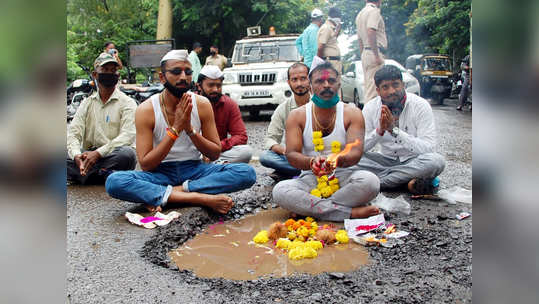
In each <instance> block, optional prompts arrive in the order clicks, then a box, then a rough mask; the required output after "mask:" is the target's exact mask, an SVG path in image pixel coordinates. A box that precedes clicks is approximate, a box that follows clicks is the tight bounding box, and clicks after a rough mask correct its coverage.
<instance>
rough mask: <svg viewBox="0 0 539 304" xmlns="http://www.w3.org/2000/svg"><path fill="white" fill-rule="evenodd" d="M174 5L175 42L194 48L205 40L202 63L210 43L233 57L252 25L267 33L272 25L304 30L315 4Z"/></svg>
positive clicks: (250, 0) (183, 0)
mask: <svg viewBox="0 0 539 304" xmlns="http://www.w3.org/2000/svg"><path fill="white" fill-rule="evenodd" d="M173 6H174V20H179V22H174V29H173V33H174V38H176V45H177V47H178V48H187V49H191V45H192V44H193V42H195V41H198V42H200V43H202V45H203V46H204V48H203V53H202V54H201V55H200V56H201V62H202V64H204V60H205V59H203V58H205V56H207V55H208V52H209V46H210V45H216V46H217V47H219V52H220V53H221V54H224V55H225V56H227V57H230V56H231V55H232V48H233V46H234V42H235V41H236V40H238V39H240V38H243V37H244V36H246V30H247V27H250V26H255V25H260V26H261V28H262V34H265V35H267V34H268V31H269V27H270V26H273V27H275V30H276V32H277V34H284V33H301V32H302V31H303V29H304V28H305V27H306V26H307V25H308V24H309V23H310V17H309V13H310V11H311V10H312V9H313V8H314V5H313V3H312V1H309V0H267V1H260V0H247V1H246V0H222V1H211V0H175V1H173Z"/></svg>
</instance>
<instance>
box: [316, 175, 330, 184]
mask: <svg viewBox="0 0 539 304" xmlns="http://www.w3.org/2000/svg"><path fill="white" fill-rule="evenodd" d="M316 181H317V182H318V183H322V182H324V183H325V182H327V181H328V176H327V175H322V176H320V177H317V178H316Z"/></svg>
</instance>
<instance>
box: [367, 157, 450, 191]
mask: <svg viewBox="0 0 539 304" xmlns="http://www.w3.org/2000/svg"><path fill="white" fill-rule="evenodd" d="M357 167H359V169H360V170H368V171H370V172H372V173H374V174H376V176H378V178H379V179H380V189H381V190H387V189H392V188H397V187H400V186H402V185H404V184H407V183H408V182H409V181H410V180H411V179H413V178H434V177H436V176H438V175H440V173H442V171H444V168H445V159H444V157H443V156H441V155H440V154H438V153H425V154H420V155H418V156H417V157H414V158H411V159H409V160H407V161H404V162H401V161H399V160H398V159H397V160H395V159H392V158H389V157H387V156H384V155H383V154H381V153H373V152H365V153H363V157H362V158H361V160H360V161H359V163H358V164H357Z"/></svg>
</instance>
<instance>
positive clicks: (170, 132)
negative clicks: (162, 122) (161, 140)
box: [167, 128, 178, 140]
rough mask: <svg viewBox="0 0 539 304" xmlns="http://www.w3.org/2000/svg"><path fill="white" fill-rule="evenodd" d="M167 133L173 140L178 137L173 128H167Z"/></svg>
mask: <svg viewBox="0 0 539 304" xmlns="http://www.w3.org/2000/svg"><path fill="white" fill-rule="evenodd" d="M167 135H168V137H170V138H172V140H176V139H178V135H176V134H174V132H172V130H171V129H169V128H167Z"/></svg>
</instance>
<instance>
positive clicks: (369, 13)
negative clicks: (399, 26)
mask: <svg viewBox="0 0 539 304" xmlns="http://www.w3.org/2000/svg"><path fill="white" fill-rule="evenodd" d="M356 26H357V33H358V36H359V39H360V40H361V42H362V43H363V52H362V53H361V63H362V65H363V75H364V76H365V78H364V79H365V103H367V102H369V100H371V99H373V98H375V97H376V96H378V93H377V92H376V85H375V83H374V74H375V73H376V71H378V70H379V69H380V68H381V67H382V65H378V64H376V57H375V55H374V52H373V50H372V49H373V48H378V52H379V55H380V58H381V59H382V60H384V59H385V57H384V56H383V55H382V53H381V52H380V48H384V49H385V48H387V37H386V26H385V23H384V19H383V18H382V15H381V14H380V8H378V7H376V5H374V4H373V3H367V4H366V5H365V7H364V8H363V9H362V10H361V11H360V12H359V14H357V17H356ZM369 28H372V29H374V30H376V43H377V44H378V45H375V46H372V45H369V39H368V36H367V33H368V29H369Z"/></svg>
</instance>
